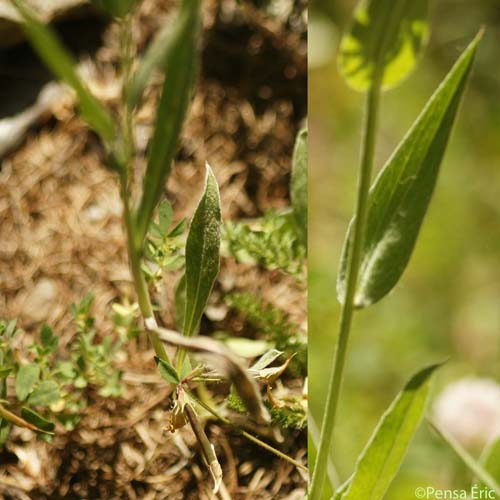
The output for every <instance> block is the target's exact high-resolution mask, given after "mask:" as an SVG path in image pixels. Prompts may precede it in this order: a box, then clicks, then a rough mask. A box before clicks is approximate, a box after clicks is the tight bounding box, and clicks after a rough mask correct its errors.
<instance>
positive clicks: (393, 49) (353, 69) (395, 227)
mask: <svg viewBox="0 0 500 500" xmlns="http://www.w3.org/2000/svg"><path fill="white" fill-rule="evenodd" d="M427 8H428V2H427V1H426V0H416V1H411V2H409V1H404V0H402V1H396V2H394V1H391V0H363V1H361V2H360V3H359V6H358V7H357V9H356V11H355V15H354V21H353V23H352V26H351V28H350V30H349V31H348V32H347V33H346V34H344V36H343V38H342V41H341V44H340V49H339V59H338V61H339V69H340V72H341V73H342V75H343V76H344V78H345V79H346V81H347V83H348V84H349V85H350V86H351V87H352V88H354V89H356V90H359V91H363V92H366V117H365V125H364V136H363V145H362V154H361V164H360V172H359V181H358V193H357V204H356V209H355V215H354V217H353V219H352V221H351V223H350V225H349V228H348V231H347V236H346V239H345V243H344V247H343V252H342V257H341V262H340V269H339V273H338V279H337V296H338V299H339V302H340V304H341V314H340V324H339V333H338V337H337V345H336V351H335V359H334V363H333V364H332V371H331V377H330V383H329V388H328V394H327V395H326V402H325V409H324V415H323V421H322V427H321V434H320V437H319V440H318V439H316V444H317V455H316V461H315V465H314V471H313V476H312V480H311V483H310V488H309V494H308V498H309V500H322V499H323V498H329V497H330V496H331V495H329V496H328V497H327V496H326V491H325V490H326V488H324V486H325V482H326V477H327V474H328V477H329V478H330V482H331V490H332V491H334V494H333V499H334V500H382V499H383V498H384V496H385V494H386V492H387V490H388V488H389V486H390V484H391V482H392V480H393V479H394V477H395V475H396V474H397V472H398V470H399V467H400V465H401V463H402V461H403V458H404V457H405V454H406V451H407V448H408V446H409V444H410V441H411V439H412V437H413V435H414V434H415V432H416V430H417V428H418V426H419V423H420V421H421V419H422V416H423V414H424V411H425V405H426V400H427V396H428V391H429V381H430V379H431V377H432V374H433V373H434V372H435V370H436V368H437V367H438V365H432V366H430V367H427V368H424V369H423V370H421V371H419V372H418V373H417V374H416V375H414V376H413V377H412V378H411V380H410V381H409V382H408V384H407V385H406V386H405V387H404V389H403V390H402V392H401V393H400V394H399V395H398V396H397V397H396V399H395V400H394V402H393V403H392V405H391V406H390V407H389V409H388V410H387V411H386V413H385V414H384V415H383V417H382V419H381V420H380V423H379V424H378V426H377V428H376V429H375V431H374V432H373V435H372V438H371V439H370V441H369V442H368V444H367V446H366V448H365V449H364V450H363V452H362V453H361V455H360V457H359V458H358V462H357V464H356V468H355V470H354V472H353V474H352V476H351V477H350V478H349V479H348V480H347V481H346V482H345V483H344V484H343V485H340V486H339V484H338V483H337V482H336V478H335V474H332V473H329V472H328V470H329V468H330V464H331V455H332V441H333V435H334V430H335V423H336V414H337V406H338V402H339V398H340V393H341V386H342V378H343V373H344V368H345V364H346V358H347V350H348V339H349V333H350V330H351V323H352V318H353V315H354V313H355V312H356V311H357V310H359V309H363V308H366V307H369V306H371V305H372V304H374V303H376V302H378V301H379V300H381V299H382V298H383V297H384V296H385V295H387V294H388V293H389V292H390V291H391V290H392V289H393V288H394V286H395V285H396V283H397V282H398V281H399V279H400V278H401V275H402V274H403V272H404V270H405V268H406V266H407V265H408V262H409V260H410V257H411V254H412V251H413V248H414V246H415V243H416V240H417V237H418V234H419V231H420V227H421V225H422V222H423V219H424V216H425V214H426V211H427V208H428V205H429V202H430V200H431V197H432V194H433V191H434V188H435V185H436V181H437V177H438V173H439V169H440V165H441V161H442V159H443V156H444V153H445V150H446V146H447V142H448V139H449V136H450V133H451V129H452V126H453V123H454V121H455V117H456V114H457V110H458V107H459V104H460V101H461V99H462V95H463V93H464V90H465V87H466V83H467V79H468V76H469V74H470V72H471V68H472V64H473V61H474V56H475V53H476V49H477V46H478V43H479V41H480V39H481V33H480V34H478V35H477V36H476V38H475V39H474V40H473V41H472V42H471V43H470V45H469V46H468V47H467V49H466V50H465V51H464V52H463V54H462V55H461V57H460V58H459V59H458V61H457V62H456V63H455V65H454V66H453V68H452V69H451V71H450V72H449V73H448V75H447V76H446V78H445V79H444V80H443V82H442V83H441V85H440V86H439V87H438V88H437V90H436V91H435V93H434V94H433V96H432V97H431V98H430V100H429V101H428V103H427V105H426V106H425V108H424V110H423V111H422V113H421V114H420V116H419V117H418V118H417V120H416V121H415V123H414V124H413V126H412V127H411V129H410V130H409V131H408V132H407V134H406V135H405V137H404V138H403V140H402V141H401V143H400V144H399V146H398V147H397V148H396V150H395V152H394V153H393V154H392V156H391V157H390V158H389V160H388V161H387V162H386V164H385V166H384V167H383V168H382V169H381V171H380V173H379V174H378V176H377V177H376V179H375V181H374V183H373V184H372V181H371V178H372V170H373V163H374V152H375V143H376V131H377V124H378V115H379V107H380V98H381V93H382V92H383V91H384V90H387V89H389V88H392V87H394V86H396V85H397V84H398V83H400V82H401V81H402V80H403V79H404V78H405V77H406V76H407V75H408V74H409V73H410V72H411V71H412V70H413V69H414V67H415V66H416V64H417V62H418V60H419V58H420V57H421V54H422V52H423V49H424V47H425V45H426V42H427V39H428V36H429V28H428V23H427ZM311 438H312V439H311V441H314V436H313V435H311ZM340 456H341V453H340V452H339V450H337V449H336V448H333V459H338V458H339V457H340ZM462 457H464V455H463V454H462ZM330 469H331V468H330ZM474 472H475V473H476V474H478V477H483V478H484V477H485V475H484V474H483V475H482V476H481V474H480V471H479V468H477V467H476V468H475V470H474ZM485 483H486V481H485ZM486 484H490V486H495V485H494V484H492V483H491V482H489V483H486ZM492 489H493V490H494V491H497V492H498V485H496V486H495V487H493V488H492Z"/></svg>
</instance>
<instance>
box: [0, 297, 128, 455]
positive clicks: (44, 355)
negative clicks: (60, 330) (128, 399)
mask: <svg viewBox="0 0 500 500" xmlns="http://www.w3.org/2000/svg"><path fill="white" fill-rule="evenodd" d="M92 301H93V297H92V296H91V295H89V296H88V297H86V298H85V299H84V300H82V302H81V303H80V304H78V305H74V306H73V308H72V309H73V316H74V320H75V323H76V329H77V331H76V334H75V336H74V338H73V340H72V342H71V345H70V348H69V351H70V357H69V358H67V359H66V358H64V357H63V356H62V355H61V354H60V353H59V352H58V344H59V337H57V336H55V335H54V333H53V331H52V329H51V328H50V327H49V326H47V325H44V326H43V327H42V328H41V330H40V335H39V340H38V341H36V342H34V343H33V344H31V345H30V346H28V350H27V352H26V353H23V352H22V350H21V349H22V344H21V343H20V340H21V338H22V336H23V331H22V330H20V329H19V328H17V326H16V322H15V321H10V322H6V321H0V365H1V367H2V368H1V373H0V377H1V392H2V398H1V399H2V405H1V409H0V413H1V415H0V416H1V418H2V424H1V426H0V428H1V429H2V432H1V437H2V441H1V445H2V446H3V445H4V444H5V441H6V440H7V438H8V434H9V431H10V428H11V426H12V424H14V425H19V426H22V427H26V428H29V429H31V430H34V431H37V432H40V433H42V435H45V438H47V436H50V435H51V434H52V433H53V431H54V429H55V422H59V423H61V424H62V425H63V426H64V427H65V428H66V429H68V430H71V429H73V428H74V427H75V426H76V425H77V424H78V422H79V420H80V416H81V414H82V412H83V410H84V409H85V407H86V406H87V402H88V389H90V388H94V389H97V392H98V393H99V394H100V395H101V396H102V397H110V396H120V395H121V394H122V392H123V386H122V385H121V383H120V379H121V371H120V370H118V369H117V368H116V366H115V358H116V354H117V352H118V350H119V349H120V343H119V342H113V341H112V339H111V337H106V338H105V339H104V340H103V341H102V342H99V341H98V340H97V339H96V331H95V330H94V328H93V326H94V322H95V319H94V318H93V317H92V316H91V313H90V307H91V305H92ZM23 356H26V357H27V358H26V359H23V360H22V361H21V359H22V357H23ZM9 380H12V384H11V386H12V387H13V388H14V390H13V391H9V390H8V388H9ZM7 407H9V409H7ZM16 410H20V413H21V414H20V416H19V415H17V414H16V413H15V411H16Z"/></svg>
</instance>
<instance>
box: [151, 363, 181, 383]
mask: <svg viewBox="0 0 500 500" xmlns="http://www.w3.org/2000/svg"><path fill="white" fill-rule="evenodd" d="M155 361H156V365H157V366H158V370H159V372H160V375H161V376H162V377H163V378H164V379H165V380H166V381H167V382H169V383H171V384H174V385H178V384H180V382H181V379H180V378H179V374H178V373H177V370H176V369H175V368H174V367H173V366H172V365H171V364H170V363H168V362H167V361H166V360H164V359H160V358H158V357H156V356H155Z"/></svg>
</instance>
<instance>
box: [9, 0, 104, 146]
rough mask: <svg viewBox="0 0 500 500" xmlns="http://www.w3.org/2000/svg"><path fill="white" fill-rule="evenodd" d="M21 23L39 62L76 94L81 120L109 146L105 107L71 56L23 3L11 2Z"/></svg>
mask: <svg viewBox="0 0 500 500" xmlns="http://www.w3.org/2000/svg"><path fill="white" fill-rule="evenodd" d="M12 1H13V3H14V5H15V6H16V7H17V9H18V11H19V13H20V14H21V17H22V18H23V21H24V29H25V31H26V35H27V36H28V38H29V39H30V41H31V43H32V45H33V47H34V49H35V50H36V51H37V53H38V55H39V56H40V58H41V59H42V61H43V62H44V63H45V64H46V65H47V66H48V68H49V69H50V70H51V71H52V72H53V73H54V75H56V76H57V78H59V79H61V80H63V81H64V82H66V83H67V84H68V85H69V86H70V87H72V88H73V90H74V91H75V92H76V94H77V97H78V101H79V104H80V109H81V112H82V117H83V118H84V119H85V121H86V122H87V123H88V124H89V126H90V127H91V128H92V129H94V130H95V131H96V132H97V133H98V134H99V135H100V136H101V137H102V138H103V140H105V141H106V142H107V143H108V144H110V143H112V141H113V140H114V124H113V120H112V118H111V115H110V114H109V113H108V111H107V110H106V108H105V107H104V106H103V105H102V104H101V103H100V102H99V101H98V100H97V99H96V98H95V97H94V96H93V95H92V94H91V93H90V92H89V90H88V89H87V87H86V86H85V85H84V83H83V82H82V81H81V79H80V78H79V76H78V75H77V73H76V69H75V68H76V63H75V61H74V60H73V57H72V56H71V55H70V54H69V53H68V52H67V50H66V49H65V48H64V47H63V45H62V44H61V42H60V41H59V40H58V38H57V37H56V35H55V34H54V32H53V31H52V30H51V29H50V28H49V27H48V26H46V25H45V24H43V23H41V22H40V21H39V20H38V19H37V18H36V17H35V15H34V14H33V13H32V12H31V9H29V8H28V7H27V6H26V4H25V3H24V1H23V0H12Z"/></svg>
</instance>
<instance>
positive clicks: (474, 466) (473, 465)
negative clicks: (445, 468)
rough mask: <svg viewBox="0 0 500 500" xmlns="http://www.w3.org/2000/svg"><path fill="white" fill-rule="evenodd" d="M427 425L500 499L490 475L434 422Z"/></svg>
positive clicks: (499, 492)
mask: <svg viewBox="0 0 500 500" xmlns="http://www.w3.org/2000/svg"><path fill="white" fill-rule="evenodd" d="M428 423H429V425H430V426H431V427H432V429H433V430H434V431H435V432H436V434H437V435H438V436H439V437H440V438H441V439H442V440H443V441H444V442H445V443H446V444H447V445H448V446H449V447H450V448H451V449H452V450H453V451H454V452H455V454H456V455H457V457H458V458H460V460H462V462H463V463H464V464H465V466H466V467H467V468H468V469H469V470H470V471H471V472H472V473H473V474H474V476H475V477H476V478H477V479H479V481H481V483H483V484H485V485H486V486H487V487H488V488H489V489H490V490H491V491H493V492H495V494H496V495H497V496H498V497H499V498H500V484H499V483H498V482H497V481H496V480H495V478H493V477H492V475H491V474H490V473H489V472H488V471H487V470H486V469H485V468H484V467H483V466H482V465H481V464H480V463H479V462H478V461H477V460H476V459H475V458H474V457H473V456H472V455H471V454H470V453H469V452H468V451H467V450H466V449H465V448H463V447H462V446H461V445H460V443H458V441H456V440H455V438H454V437H453V436H452V435H451V434H448V433H447V432H445V431H444V430H443V429H440V428H439V427H438V426H437V425H436V424H435V423H434V422H432V421H431V420H428Z"/></svg>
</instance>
